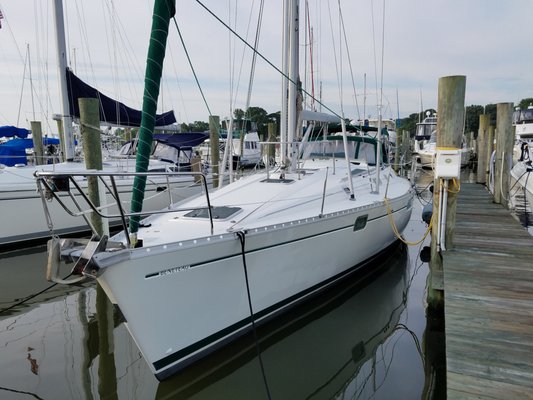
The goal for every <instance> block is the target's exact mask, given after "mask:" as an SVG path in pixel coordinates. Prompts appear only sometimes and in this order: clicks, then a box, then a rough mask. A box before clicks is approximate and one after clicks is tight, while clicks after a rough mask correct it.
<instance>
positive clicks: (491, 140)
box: [485, 125, 496, 191]
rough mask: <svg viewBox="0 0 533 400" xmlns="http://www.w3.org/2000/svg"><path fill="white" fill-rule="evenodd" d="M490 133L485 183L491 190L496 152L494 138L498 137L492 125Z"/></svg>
mask: <svg viewBox="0 0 533 400" xmlns="http://www.w3.org/2000/svg"><path fill="white" fill-rule="evenodd" d="M488 132H489V133H488V136H487V165H486V168H485V181H486V182H487V186H488V187H489V188H490V186H491V183H490V179H491V177H490V169H491V165H492V153H493V152H494V137H495V136H496V131H495V127H494V126H493V125H490V126H489V131H488ZM493 177H494V175H493ZM492 191H494V188H493V189H492Z"/></svg>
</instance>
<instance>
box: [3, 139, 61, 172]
mask: <svg viewBox="0 0 533 400" xmlns="http://www.w3.org/2000/svg"><path fill="white" fill-rule="evenodd" d="M43 145H44V146H48V145H59V139H56V138H49V137H44V138H43ZM31 148H33V140H32V139H11V140H8V141H7V142H5V143H2V144H0V164H4V165H7V166H8V167H12V166H14V165H15V164H27V163H28V159H27V157H26V149H31Z"/></svg>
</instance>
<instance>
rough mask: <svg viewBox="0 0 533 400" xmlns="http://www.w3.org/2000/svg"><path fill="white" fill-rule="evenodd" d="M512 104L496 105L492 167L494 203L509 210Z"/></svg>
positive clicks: (512, 137)
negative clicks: (494, 155)
mask: <svg viewBox="0 0 533 400" xmlns="http://www.w3.org/2000/svg"><path fill="white" fill-rule="evenodd" d="M512 117H513V103H498V104H497V105H496V157H495V159H496V163H495V165H494V202H495V203H498V204H502V205H504V206H505V207H506V208H509V179H510V171H511V164H512V156H513V143H514V133H513V130H512Z"/></svg>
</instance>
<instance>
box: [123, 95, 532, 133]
mask: <svg viewBox="0 0 533 400" xmlns="http://www.w3.org/2000/svg"><path fill="white" fill-rule="evenodd" d="M529 105H533V97H528V98H525V99H522V100H521V101H520V103H518V105H517V107H520V108H521V109H525V108H527V107H528V106H529ZM427 112H429V113H430V114H434V113H436V112H437V111H436V110H435V109H433V108H429V109H427V110H424V111H422V112H419V113H413V114H411V115H409V116H408V117H405V118H400V119H399V120H398V121H397V123H396V125H397V129H398V130H399V131H408V132H410V134H411V136H413V135H414V134H415V129H416V124H417V123H418V122H420V121H423V120H424V118H425V117H426V113H427ZM481 114H488V115H490V124H491V125H496V104H487V105H485V106H481V105H470V106H467V107H466V109H465V132H474V135H477V131H478V130H479V116H480V115H481ZM233 118H234V119H235V120H237V121H241V120H244V119H247V120H250V121H252V122H255V123H256V125H257V130H258V133H259V137H260V138H262V139H263V140H266V139H267V136H268V124H269V123H271V122H273V123H275V124H276V126H277V127H278V131H279V121H280V112H279V111H277V112H275V113H268V112H267V111H266V110H265V109H263V108H261V107H249V108H248V109H247V110H246V111H244V110H242V109H240V108H237V109H235V110H234V112H233ZM136 129H137V128H134V130H132V132H129V135H128V136H130V137H131V136H133V137H135V134H136ZM181 131H182V132H207V131H209V122H205V121H194V122H192V123H189V124H187V123H182V124H181ZM117 133H118V135H120V134H121V132H117Z"/></svg>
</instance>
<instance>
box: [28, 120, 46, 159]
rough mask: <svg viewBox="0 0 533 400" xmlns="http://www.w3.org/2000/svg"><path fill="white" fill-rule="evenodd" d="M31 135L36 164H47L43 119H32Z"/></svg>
mask: <svg viewBox="0 0 533 400" xmlns="http://www.w3.org/2000/svg"><path fill="white" fill-rule="evenodd" d="M30 125H31V137H32V138H33V156H34V159H35V165H42V164H46V163H45V162H44V149H43V133H42V130H41V121H31V122H30Z"/></svg>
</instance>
